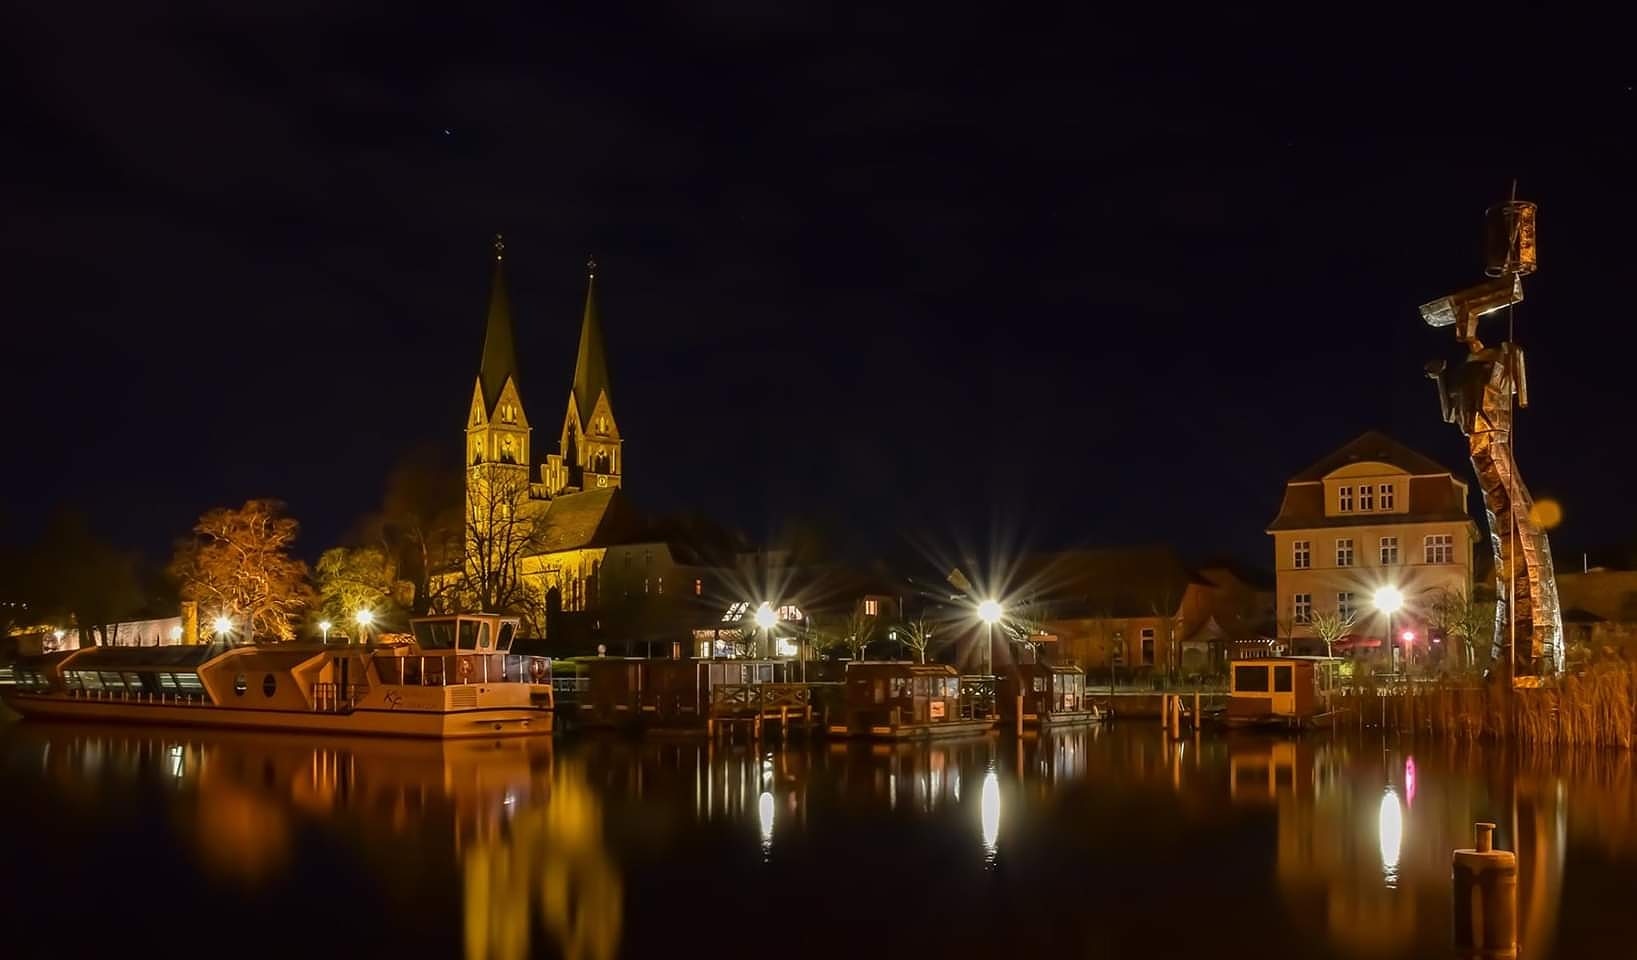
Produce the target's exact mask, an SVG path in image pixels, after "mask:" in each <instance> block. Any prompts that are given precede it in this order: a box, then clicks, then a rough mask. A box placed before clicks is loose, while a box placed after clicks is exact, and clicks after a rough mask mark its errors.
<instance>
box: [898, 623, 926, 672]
mask: <svg viewBox="0 0 1637 960" xmlns="http://www.w3.org/2000/svg"><path fill="white" fill-rule="evenodd" d="M898 636H899V637H900V638H902V639H903V641H904V646H906V647H908V648H909V652H910V653H913V654H915V661H916V662H917V663H926V652H927V648H928V647H930V646H932V630H931V628H929V627H928V626H927V625H926V618H925V617H917V618H915V619H914V620H911V621H909V622H908V623H900V624H899V625H898Z"/></svg>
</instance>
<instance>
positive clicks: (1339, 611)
mask: <svg viewBox="0 0 1637 960" xmlns="http://www.w3.org/2000/svg"><path fill="white" fill-rule="evenodd" d="M1336 616H1338V617H1340V618H1342V619H1343V620H1351V619H1353V618H1354V617H1356V616H1358V608H1357V607H1354V606H1353V594H1352V593H1351V592H1350V591H1344V592H1342V593H1338V594H1336Z"/></svg>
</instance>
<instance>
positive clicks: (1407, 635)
mask: <svg viewBox="0 0 1637 960" xmlns="http://www.w3.org/2000/svg"><path fill="white" fill-rule="evenodd" d="M1398 639H1400V640H1402V641H1404V642H1405V643H1414V642H1415V631H1414V630H1405V631H1404V632H1403V633H1401V634H1399V635H1398Z"/></svg>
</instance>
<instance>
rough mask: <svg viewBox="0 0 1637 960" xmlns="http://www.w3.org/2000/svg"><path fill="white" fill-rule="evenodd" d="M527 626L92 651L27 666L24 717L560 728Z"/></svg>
mask: <svg viewBox="0 0 1637 960" xmlns="http://www.w3.org/2000/svg"><path fill="white" fill-rule="evenodd" d="M517 624H518V621H517V620H516V619H515V618H512V617H503V616H496V615H489V614H461V615H451V616H444V617H424V618H418V619H416V620H414V621H412V622H411V631H412V632H411V635H410V638H409V639H408V640H407V641H406V642H402V643H382V644H370V645H345V646H340V645H318V644H268V645H249V646H239V647H231V646H224V645H221V644H211V645H190V646H171V647H86V648H83V649H80V650H75V651H71V652H67V653H57V654H47V655H46V656H43V657H36V658H28V659H27V660H24V661H20V662H19V663H18V666H17V669H16V677H17V684H16V686H15V687H14V688H13V689H12V690H10V691H8V692H7V693H6V702H7V703H8V704H9V705H10V706H11V707H12V708H13V709H14V710H16V711H17V712H18V713H21V714H23V715H24V716H25V717H42V718H51V719H64V720H95V721H103V722H111V723H161V724H180V725H204V726H217V727H231V728H239V729H263V730H297V731H309V732H320V733H357V734H381V735H389V736H410V737H438V738H444V737H495V736H515V735H526V734H540V733H550V732H551V728H552V688H551V662H550V660H548V659H547V658H545V657H524V656H517V655H514V654H512V653H511V645H512V639H513V637H514V636H515V634H516V631H517Z"/></svg>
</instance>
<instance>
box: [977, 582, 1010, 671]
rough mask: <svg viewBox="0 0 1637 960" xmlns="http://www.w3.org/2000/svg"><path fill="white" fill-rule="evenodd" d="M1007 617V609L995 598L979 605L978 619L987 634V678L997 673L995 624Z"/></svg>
mask: <svg viewBox="0 0 1637 960" xmlns="http://www.w3.org/2000/svg"><path fill="white" fill-rule="evenodd" d="M1005 615H1006V609H1005V608H1004V607H1002V606H1001V605H1000V601H999V600H996V599H995V598H993V597H990V598H989V599H987V600H985V601H983V602H982V603H980V604H978V619H979V620H982V621H983V623H984V627H985V629H986V633H987V635H986V636H985V638H984V644H983V675H984V676H986V677H987V676H990V675H992V674H993V673H994V672H995V624H997V623H999V622H1000V618H1001V617H1004V616H1005Z"/></svg>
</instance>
